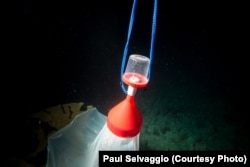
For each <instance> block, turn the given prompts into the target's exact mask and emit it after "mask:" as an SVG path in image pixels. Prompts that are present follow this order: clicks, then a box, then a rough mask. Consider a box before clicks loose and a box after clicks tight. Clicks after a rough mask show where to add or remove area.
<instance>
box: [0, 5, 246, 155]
mask: <svg viewBox="0 0 250 167" xmlns="http://www.w3.org/2000/svg"><path fill="white" fill-rule="evenodd" d="M132 3H133V2H132V1H117V2H113V1H110V2H109V1H102V2H93V3H92V2H90V3H88V4H81V5H80V4H77V5H68V4H57V5H51V4H21V5H18V6H17V8H15V9H13V10H14V11H13V12H10V14H11V15H12V16H13V19H10V20H9V21H10V22H11V23H12V24H11V25H12V26H11V32H10V33H9V34H10V38H11V39H10V41H11V42H10V44H11V49H10V50H9V54H8V57H7V63H9V65H8V68H6V69H5V70H6V71H9V72H8V73H7V72H6V76H7V79H6V80H7V81H8V82H7V83H8V98H7V97H6V99H7V101H8V103H7V104H8V105H6V106H7V112H5V113H6V116H5V115H4V118H3V119H7V120H8V122H10V124H11V125H12V126H11V127H8V128H7V127H6V129H7V132H8V133H7V134H8V135H7V136H9V137H8V139H7V140H8V141H11V142H10V143H12V144H13V145H12V144H10V145H12V147H13V150H14V149H15V148H18V146H17V145H16V144H15V143H17V142H16V141H17V140H18V138H20V137H19V136H18V135H19V133H16V132H20V131H22V128H24V127H25V126H24V124H25V123H24V122H25V118H26V117H27V115H30V114H31V113H34V112H38V111H41V110H42V109H45V108H47V107H50V106H54V105H58V104H63V103H68V102H78V101H79V102H80V101H83V102H84V103H86V104H91V105H93V106H95V107H97V108H98V110H99V111H100V112H102V113H104V114H107V112H108V110H109V109H110V108H111V107H113V106H114V105H115V104H117V103H118V102H119V101H121V100H122V99H123V98H124V97H125V95H124V94H123V92H122V90H121V88H120V85H119V84H120V65H121V60H122V55H123V49H124V46H125V42H126V38H127V31H128V24H129V17H130V12H131V7H132ZM152 9H153V1H152V2H150V1H147V2H144V1H139V2H138V9H137V12H136V18H135V24H134V29H133V33H132V39H131V42H130V46H129V54H131V53H138V54H142V55H145V56H148V55H149V49H150V48H149V47H150V35H151V20H152V19H151V17H152ZM241 9H242V10H241ZM244 12H245V11H244V9H243V8H242V6H240V5H236V4H230V3H229V2H226V1H225V2H222V1H220V2H218V1H215V2H212V1H202V2H201V1H184V2H182V1H166V2H165V1H163V0H160V1H159V6H158V18H157V32H156V42H155V52H154V59H153V66H152V77H151V80H150V84H149V86H148V87H147V89H145V90H142V91H140V92H139V93H138V95H137V99H138V105H139V107H141V108H143V109H145V108H148V109H149V111H146V109H145V114H147V113H148V112H154V109H155V108H156V107H157V106H159V105H162V107H163V108H164V107H166V108H167V109H168V110H171V106H168V105H167V104H170V102H169V101H170V100H171V99H172V100H173V101H174V102H173V101H172V102H171V105H172V107H173V106H181V105H182V104H183V103H184V104H191V106H192V107H195V106H197V105H201V103H203V102H204V101H199V96H197V97H196V95H197V94H199V95H200V96H202V97H209V98H210V99H213V98H218V99H222V100H221V101H222V103H223V114H224V115H223V118H225V120H226V122H229V123H230V124H231V125H232V126H234V127H235V128H236V129H237V131H238V132H239V134H241V135H242V134H244V136H248V135H249V132H245V131H244V132H241V130H242V131H243V130H245V129H247V122H248V120H249V119H248V118H247V117H246V116H245V114H246V113H247V111H249V107H247V105H246V104H247V100H246V99H247V98H246V97H245V95H247V89H246V87H245V85H246V78H248V76H249V75H246V71H247V70H246V67H247V66H246V61H245V60H246V59H245V57H246V56H247V52H245V48H246V43H245V41H244V39H245V36H246V31H245V30H246V29H245V20H244V17H245V15H244ZM7 35H8V34H7ZM186 85H189V86H187V87H186ZM182 89H183V96H181V95H180V94H181V92H182ZM177 95H178V96H177ZM179 95H180V96H179ZM164 97H167V98H166V99H167V100H166V101H164V100H163V101H160V103H159V104H157V105H155V104H154V102H155V101H157V99H164ZM181 97H185V98H181ZM192 97H196V99H192ZM204 103H206V102H204ZM210 104H212V103H206V104H204V105H205V106H208V107H209V106H210ZM152 106H153V107H152ZM150 107H151V108H150ZM213 107H214V108H213ZM173 108H174V107H173ZM177 108H178V107H177ZM180 108H181V107H180ZM215 108H216V107H215V106H212V107H211V109H210V110H209V111H208V112H206V113H204V114H208V115H209V114H211V115H213V114H214V113H213V111H215V110H216V109H215ZM175 109H176V108H175ZM181 111H182V110H180V112H181ZM175 112H178V111H177V110H176V111H175ZM187 112H189V110H187ZM209 112H211V113H209ZM158 114H159V113H158ZM161 114H163V115H164V113H161ZM166 121H167V120H166ZM6 129H5V130H6ZM17 134H18V135H17ZM231 135H235V134H231ZM20 140H22V139H20ZM235 143H237V144H235V145H237V147H236V146H232V147H227V149H228V148H229V149H234V148H238V149H239V148H241V149H242V148H244V147H245V148H247V149H249V144H248V145H245V143H244V145H243V143H242V145H241V141H240V138H239V140H238V141H235ZM183 149H185V148H183Z"/></svg>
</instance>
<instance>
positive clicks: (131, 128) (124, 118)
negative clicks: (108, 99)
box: [107, 95, 142, 137]
mask: <svg viewBox="0 0 250 167" xmlns="http://www.w3.org/2000/svg"><path fill="white" fill-rule="evenodd" d="M107 126H108V128H109V129H110V130H111V131H112V132H113V133H114V134H115V135H117V136H120V137H134V136H136V135H137V134H138V133H139V132H140V130H141V127H142V116H141V113H140V111H139V110H138V108H137V106H136V104H135V101H134V96H129V95H127V97H126V99H125V100H123V101H122V102H120V103H119V104H117V105H116V106H115V107H113V108H112V109H111V110H110V111H109V113H108V119H107Z"/></svg>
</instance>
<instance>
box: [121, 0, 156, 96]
mask: <svg viewBox="0 0 250 167" xmlns="http://www.w3.org/2000/svg"><path fill="white" fill-rule="evenodd" d="M157 2H158V1H157V0H154V12H153V21H152V32H151V44H150V65H149V72H148V80H149V79H150V75H151V68H152V60H153V52H154V42H155V32H156V18H157ZM136 5H137V0H134V3H133V7H132V12H131V15H130V23H129V29H128V36H127V42H126V45H125V48H124V52H123V58H122V65H121V72H120V75H121V79H122V75H123V72H124V69H125V64H126V60H127V54H128V45H129V40H130V36H131V32H132V28H133V23H134V18H135V9H136ZM121 88H122V90H123V92H124V93H125V94H127V90H126V88H125V86H124V83H123V82H122V80H121Z"/></svg>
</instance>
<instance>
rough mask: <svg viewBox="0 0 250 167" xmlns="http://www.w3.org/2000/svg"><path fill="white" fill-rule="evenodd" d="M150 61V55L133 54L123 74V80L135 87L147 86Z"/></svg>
mask: <svg viewBox="0 0 250 167" xmlns="http://www.w3.org/2000/svg"><path fill="white" fill-rule="evenodd" d="M149 63H150V60H149V58H148V57H145V56H142V55H138V54H133V55H131V56H130V57H129V60H128V63H127V67H126V70H125V73H124V74H123V76H122V80H123V82H125V83H126V84H127V85H130V86H132V87H134V88H142V87H145V86H146V85H147V83H148V78H147V77H148V70H149Z"/></svg>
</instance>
